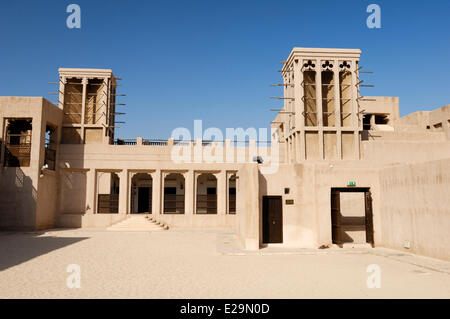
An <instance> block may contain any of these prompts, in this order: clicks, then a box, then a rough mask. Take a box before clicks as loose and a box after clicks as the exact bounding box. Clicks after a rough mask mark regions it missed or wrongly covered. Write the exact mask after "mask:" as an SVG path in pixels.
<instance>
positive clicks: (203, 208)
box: [197, 173, 217, 214]
mask: <svg viewBox="0 0 450 319" xmlns="http://www.w3.org/2000/svg"><path fill="white" fill-rule="evenodd" d="M197 214H217V178H216V177H215V176H214V175H213V174H211V173H204V174H200V175H199V176H198V178H197Z"/></svg>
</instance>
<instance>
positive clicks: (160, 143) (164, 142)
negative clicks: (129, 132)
mask: <svg viewBox="0 0 450 319" xmlns="http://www.w3.org/2000/svg"><path fill="white" fill-rule="evenodd" d="M167 144H168V141H167V140H156V139H146V140H143V141H142V145H152V146H166V145H167Z"/></svg>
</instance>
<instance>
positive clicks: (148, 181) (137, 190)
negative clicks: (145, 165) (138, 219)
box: [131, 173, 153, 214]
mask: <svg viewBox="0 0 450 319" xmlns="http://www.w3.org/2000/svg"><path fill="white" fill-rule="evenodd" d="M152 187H153V180H152V176H151V175H150V174H147V173H138V174H136V175H134V176H133V178H132V179H131V213H132V214H151V213H152Z"/></svg>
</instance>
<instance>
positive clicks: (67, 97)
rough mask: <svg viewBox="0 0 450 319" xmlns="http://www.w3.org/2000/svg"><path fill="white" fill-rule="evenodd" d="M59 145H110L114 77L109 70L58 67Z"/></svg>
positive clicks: (114, 102)
mask: <svg viewBox="0 0 450 319" xmlns="http://www.w3.org/2000/svg"><path fill="white" fill-rule="evenodd" d="M59 79H60V82H59V85H60V89H59V103H58V106H59V107H60V108H61V109H63V112H64V115H63V125H62V133H61V144H95V143H102V144H113V141H114V128H115V127H116V126H115V124H116V123H118V122H116V121H115V116H116V115H121V114H124V113H120V112H116V106H117V105H123V104H118V103H117V102H116V97H117V96H118V94H116V88H117V83H116V80H120V79H119V78H115V77H114V75H113V73H112V70H110V69H71V68H60V69H59Z"/></svg>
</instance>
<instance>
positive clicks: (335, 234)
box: [331, 189, 342, 244]
mask: <svg viewBox="0 0 450 319" xmlns="http://www.w3.org/2000/svg"><path fill="white" fill-rule="evenodd" d="M340 196H341V195H340V192H339V191H338V190H335V189H332V190H331V236H332V239H333V244H341V243H342V238H341V237H342V236H341V203H340Z"/></svg>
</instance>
